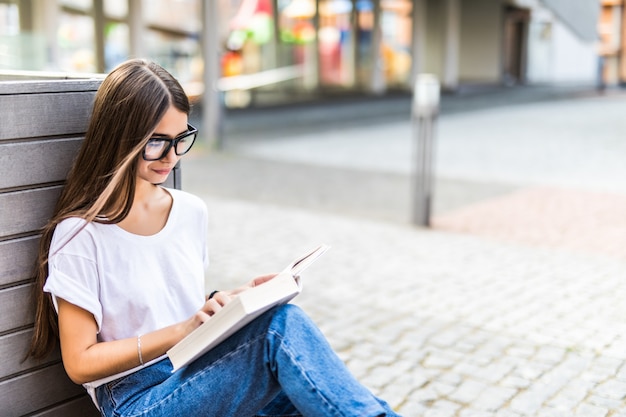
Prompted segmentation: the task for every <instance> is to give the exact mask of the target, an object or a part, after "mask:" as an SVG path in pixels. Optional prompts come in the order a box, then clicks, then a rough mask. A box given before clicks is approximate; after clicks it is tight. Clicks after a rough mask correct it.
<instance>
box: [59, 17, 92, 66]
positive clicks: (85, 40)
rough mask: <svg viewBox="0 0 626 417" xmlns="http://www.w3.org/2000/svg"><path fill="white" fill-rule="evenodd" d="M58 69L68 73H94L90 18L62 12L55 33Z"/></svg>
mask: <svg viewBox="0 0 626 417" xmlns="http://www.w3.org/2000/svg"><path fill="white" fill-rule="evenodd" d="M57 40H58V45H59V63H58V65H59V69H60V70H62V71H70V72H95V71H96V57H95V55H94V45H95V39H94V22H93V18H92V17H91V16H86V15H80V14H73V13H67V12H62V13H61V14H60V16H59V30H58V32H57Z"/></svg>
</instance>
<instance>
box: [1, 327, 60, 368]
mask: <svg viewBox="0 0 626 417" xmlns="http://www.w3.org/2000/svg"><path fill="white" fill-rule="evenodd" d="M32 335H33V330H32V329H28V330H21V331H19V332H16V333H10V334H8V335H4V336H2V337H0V380H3V379H5V378H7V377H9V376H10V375H15V374H17V373H21V372H24V371H26V370H28V369H31V368H34V367H38V368H40V367H41V366H42V365H46V364H50V363H53V362H59V361H60V359H61V354H60V352H59V349H58V347H57V348H56V349H55V350H54V352H52V353H51V354H50V355H49V356H48V357H46V358H45V359H43V360H41V361H37V360H34V359H32V358H29V359H27V360H23V359H24V354H25V353H26V351H27V350H28V347H29V345H30V339H31V337H32Z"/></svg>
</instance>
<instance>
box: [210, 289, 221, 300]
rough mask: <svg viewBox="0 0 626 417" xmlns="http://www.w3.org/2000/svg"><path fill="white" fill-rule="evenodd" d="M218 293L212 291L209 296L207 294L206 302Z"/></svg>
mask: <svg viewBox="0 0 626 417" xmlns="http://www.w3.org/2000/svg"><path fill="white" fill-rule="evenodd" d="M218 292H220V290H215V291H213V292H212V293H211V294H209V298H207V300H210V299H211V298H213V296H214V295H215V294H217V293H218Z"/></svg>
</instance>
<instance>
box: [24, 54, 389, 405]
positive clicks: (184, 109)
mask: <svg viewBox="0 0 626 417" xmlns="http://www.w3.org/2000/svg"><path fill="white" fill-rule="evenodd" d="M188 115H189V102H188V100H187V97H186V95H185V93H184V91H183V89H182V88H181V86H180V85H179V84H178V82H177V81H176V80H175V79H174V78H173V77H172V76H171V75H170V74H169V73H168V72H166V71H165V70H164V69H163V68H161V67H159V66H158V65H156V64H154V63H150V62H145V61H142V60H131V61H128V62H125V63H123V64H121V65H120V66H118V67H117V68H116V69H114V70H113V71H112V72H111V73H110V74H109V75H108V76H107V78H106V79H105V80H104V81H103V83H102V85H101V87H100V89H99V91H98V93H97V95H96V99H95V104H94V108H93V113H92V117H91V121H90V124H89V128H88V130H87V134H86V138H85V140H84V142H83V145H82V148H81V151H80V153H79V154H78V157H77V159H76V161H75V163H74V166H73V168H72V170H71V172H70V174H69V176H68V179H67V184H66V186H65V187H64V190H63V193H62V195H61V197H60V199H59V201H58V204H57V207H56V209H55V212H54V215H53V217H52V219H51V221H50V222H49V224H48V225H47V226H46V227H45V229H44V231H43V237H42V239H41V248H40V255H39V264H38V270H37V289H38V292H37V298H38V300H37V316H36V323H35V333H34V336H33V341H32V345H31V349H30V351H29V355H30V356H33V357H35V358H40V357H43V356H45V355H46V354H47V353H49V352H50V350H51V349H52V348H53V347H54V345H55V344H56V341H57V336H58V339H59V340H60V344H61V352H62V358H63V364H64V366H65V369H66V371H67V374H68V375H69V377H70V378H71V379H72V380H73V381H75V382H76V383H79V384H84V385H85V387H86V388H87V389H88V390H89V391H90V393H91V394H92V398H93V399H94V401H95V403H96V404H97V405H98V407H99V408H100V410H101V413H102V415H104V416H140V415H141V416H191V415H203V416H220V417H224V416H253V415H259V416H270V415H271V416H297V415H305V416H359V417H364V416H395V415H397V414H395V413H394V412H393V411H392V410H391V409H390V407H389V406H388V405H387V404H386V403H385V402H384V401H382V400H379V399H377V398H376V397H374V396H373V395H372V394H371V393H370V392H369V391H368V390H367V389H365V388H364V387H363V386H362V385H360V384H359V383H358V382H357V381H356V380H355V379H354V378H353V377H352V376H351V375H350V373H349V372H348V371H347V369H346V367H345V366H344V364H343V363H342V362H341V360H339V359H338V357H337V356H336V355H335V353H334V352H333V351H332V349H331V348H330V346H329V345H328V343H327V341H326V340H325V339H324V337H323V336H322V334H321V333H320V332H319V330H318V329H317V328H316V327H315V325H314V324H313V323H312V322H311V320H310V319H309V318H308V317H307V316H306V315H305V314H304V313H303V312H302V311H301V310H300V309H299V308H297V307H295V306H293V305H286V306H282V307H277V308H274V309H272V310H270V311H269V312H268V313H265V314H264V315H262V316H261V317H260V318H259V319H257V320H255V321H253V322H252V323H251V324H249V325H248V326H246V327H244V328H243V329H242V330H240V331H239V332H237V333H236V334H235V335H233V336H232V337H230V338H229V339H227V340H226V341H225V342H223V343H222V344H220V345H219V346H218V347H216V348H214V349H213V350H211V351H210V352H208V353H207V354H205V355H204V356H202V357H201V358H200V359H198V360H196V361H194V362H192V363H191V364H190V365H188V366H186V367H184V368H182V369H181V370H179V371H177V372H174V373H173V372H172V365H171V363H170V361H169V360H168V359H167V357H166V356H165V352H166V351H167V350H168V349H169V348H170V347H172V346H173V345H174V344H175V343H177V342H178V341H180V340H181V339H182V338H183V337H185V336H186V335H187V334H189V333H190V332H191V331H192V330H193V329H195V328H197V327H198V326H199V325H200V324H201V323H203V322H204V321H206V320H210V316H211V315H212V314H214V313H215V312H216V311H218V310H219V309H220V308H222V306H224V305H225V304H226V303H228V302H229V301H230V300H231V299H232V298H233V297H236V296H237V294H238V293H240V292H241V291H245V290H246V289H247V288H250V287H254V286H255V285H260V284H262V283H263V282H265V281H267V280H270V279H272V278H273V276H274V275H265V276H260V277H258V278H256V279H253V280H252V281H251V282H249V283H248V284H246V285H244V286H242V287H239V288H237V289H234V290H232V291H220V292H216V293H213V294H212V295H213V296H211V297H205V295H204V270H205V267H206V266H207V264H208V261H207V252H206V236H205V235H206V231H207V213H206V208H205V206H204V203H203V202H202V201H201V200H200V199H199V198H197V197H195V196H192V195H190V194H187V193H185V192H182V191H179V190H174V189H166V188H163V187H162V186H160V185H159V184H161V183H163V182H164V181H165V180H166V178H167V176H168V175H169V173H170V172H171V170H172V168H173V167H174V166H175V165H176V163H177V162H178V160H179V159H180V157H181V156H182V155H184V154H185V153H186V152H187V151H189V149H190V148H191V146H192V145H193V142H194V140H195V138H196V134H197V131H196V129H195V128H194V127H193V126H191V125H189V124H188V120H187V119H188Z"/></svg>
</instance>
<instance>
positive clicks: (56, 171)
mask: <svg viewBox="0 0 626 417" xmlns="http://www.w3.org/2000/svg"><path fill="white" fill-rule="evenodd" d="M81 142H82V138H81V137H74V138H64V139H58V140H36V141H32V142H30V141H29V142H17V143H5V144H2V142H0V167H2V171H3V175H1V176H0V189H2V188H10V187H23V186H27V185H35V184H42V183H46V182H53V181H62V180H64V179H65V177H66V176H67V172H68V171H69V169H70V167H71V165H72V162H73V161H74V158H75V156H76V154H77V153H78V149H79V148H80V144H81Z"/></svg>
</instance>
